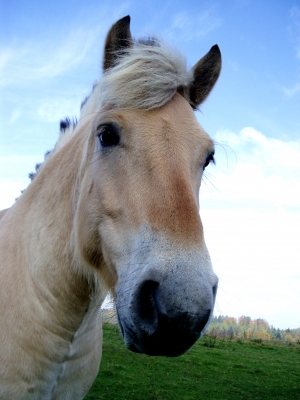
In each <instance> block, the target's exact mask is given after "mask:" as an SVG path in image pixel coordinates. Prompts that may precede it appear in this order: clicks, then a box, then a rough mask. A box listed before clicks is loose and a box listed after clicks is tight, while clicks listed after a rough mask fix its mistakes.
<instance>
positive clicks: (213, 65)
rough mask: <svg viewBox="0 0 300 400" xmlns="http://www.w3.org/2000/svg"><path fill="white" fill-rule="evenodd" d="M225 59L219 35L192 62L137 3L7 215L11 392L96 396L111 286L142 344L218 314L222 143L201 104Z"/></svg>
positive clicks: (0, 261) (4, 386)
mask: <svg viewBox="0 0 300 400" xmlns="http://www.w3.org/2000/svg"><path fill="white" fill-rule="evenodd" d="M220 70H221V54H220V50H219V48H218V46H217V45H215V46H213V47H212V48H211V49H210V51H209V52H208V53H207V54H206V55H205V56H204V57H202V58H201V59H200V60H199V61H198V62H197V63H196V65H195V66H194V67H193V68H191V69H188V68H187V67H186V60H185V58H184V57H183V56H182V55H181V53H180V52H179V51H178V50H177V49H175V48H173V47H172V46H171V45H169V44H167V43H165V42H164V41H163V40H157V39H153V38H146V39H140V40H134V39H133V38H132V36H131V32H130V17H129V16H127V17H124V18H122V19H120V20H119V21H117V22H116V23H115V24H114V25H113V26H112V27H111V29H110V30H109V32H108V34H107V38H106V42H105V45H104V59H103V74H102V77H101V78H100V79H99V80H98V81H97V82H96V83H95V85H94V87H93V89H92V92H91V94H90V96H89V97H88V98H87V99H86V100H85V101H84V102H83V103H82V106H81V113H80V118H79V120H78V122H76V121H75V122H70V120H66V121H63V122H62V123H61V135H60V137H59V139H58V141H57V144H56V145H55V148H54V150H53V151H52V152H51V153H49V154H48V155H47V157H46V159H45V161H44V163H43V164H42V165H40V166H39V167H38V168H37V171H36V174H35V176H34V179H32V182H31V183H30V184H29V186H28V187H27V189H25V191H24V192H23V193H22V194H21V196H20V197H19V198H18V199H17V200H16V202H15V203H14V204H13V205H12V206H11V208H9V209H8V210H6V211H5V212H4V213H3V214H2V215H1V222H0V265H1V268H0V285H1V286H0V304H1V309H0V318H1V319H0V343H1V352H0V398H1V399H14V400H19V399H22V400H25V399H30V400H37V399H39V400H40V399H44V400H49V399H51V400H54V399H56V400H57V399H60V400H61V399H63V400H68V399H72V400H74V399H75V400H76V399H83V398H84V396H85V395H86V393H87V392H88V390H89V389H90V387H91V385H92V383H93V381H94V380H95V378H96V376H97V373H98V370H99V366H100V361H101V355H102V326H101V312H100V307H101V304H102V303H103V301H104V299H105V298H106V296H107V294H108V293H111V295H112V297H113V299H114V301H115V305H116V312H117V317H118V322H119V326H120V331H121V334H122V336H123V339H124V342H125V344H126V346H127V347H128V349H130V350H131V351H133V352H137V353H144V354H147V355H157V356H160V355H163V356H169V357H175V356H179V355H181V354H183V353H185V352H186V351H187V350H188V349H190V347H191V346H193V344H194V343H195V342H196V341H197V340H198V339H199V337H200V336H201V335H202V334H203V332H204V331H205V329H206V327H207V325H208V324H209V321H210V318H211V316H212V312H213V308H214V303H215V298H216V292H217V286H218V278H217V276H216V275H215V273H214V272H213V268H212V263H211V259H210V256H209V253H208V250H207V247H206V245H205V241H204V234H203V226H202V222H201V218H200V214H199V190H200V182H201V179H202V175H203V171H204V169H205V168H206V167H207V166H208V164H209V163H211V162H213V161H214V144H213V141H212V140H211V138H210V137H209V135H208V134H207V133H206V132H205V131H204V130H203V128H202V127H201V126H200V125H199V123H198V122H197V119H196V117H195V113H194V111H195V110H197V108H198V107H199V105H200V104H201V103H202V102H203V101H204V100H205V99H206V98H207V96H208V94H209V93H210V92H211V90H212V88H213V87H214V85H215V83H216V81H217V79H218V77H219V74H220Z"/></svg>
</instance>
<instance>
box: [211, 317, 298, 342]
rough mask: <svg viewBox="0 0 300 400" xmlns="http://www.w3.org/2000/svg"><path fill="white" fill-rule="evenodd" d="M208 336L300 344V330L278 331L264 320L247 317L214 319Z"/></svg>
mask: <svg viewBox="0 0 300 400" xmlns="http://www.w3.org/2000/svg"><path fill="white" fill-rule="evenodd" d="M206 335H208V336H213V337H222V338H232V339H233V338H235V339H261V340H280V341H285V342H295V343H300V328H298V329H276V328H274V326H272V325H269V323H268V322H267V321H266V320H264V319H261V318H258V319H251V318H250V317H247V316H245V315H243V316H241V317H239V318H234V317H228V316H222V315H219V316H218V317H213V318H212V320H211V323H210V325H209V327H208V329H207V331H206Z"/></svg>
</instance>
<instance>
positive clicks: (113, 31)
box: [103, 15, 132, 71]
mask: <svg viewBox="0 0 300 400" xmlns="http://www.w3.org/2000/svg"><path fill="white" fill-rule="evenodd" d="M131 46H132V37H131V33H130V16H129V15H127V17H124V18H122V19H120V20H119V21H117V22H116V23H115V24H114V25H113V26H112V27H111V28H110V30H109V32H108V34H107V37H106V41H105V48H104V60H103V70H104V71H105V70H107V69H108V68H112V67H113V66H114V65H115V64H116V61H117V58H118V56H119V55H120V52H121V51H122V49H126V48H127V47H131Z"/></svg>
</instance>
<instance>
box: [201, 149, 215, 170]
mask: <svg viewBox="0 0 300 400" xmlns="http://www.w3.org/2000/svg"><path fill="white" fill-rule="evenodd" d="M210 163H213V164H215V163H216V161H215V158H214V153H211V154H210V155H209V156H208V157H207V159H206V161H205V163H204V165H203V171H204V170H205V168H206V167H207V166H208V165H209V164H210Z"/></svg>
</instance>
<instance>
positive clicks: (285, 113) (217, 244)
mask: <svg viewBox="0 0 300 400" xmlns="http://www.w3.org/2000/svg"><path fill="white" fill-rule="evenodd" d="M127 14H130V16H131V18H132V19H131V29H132V33H133V35H134V36H141V35H149V34H150V35H151V34H153V33H156V34H159V35H160V36H162V37H164V38H166V39H167V40H168V41H170V42H171V43H173V44H174V45H176V46H177V47H178V48H179V49H181V51H182V52H183V53H184V54H185V55H186V57H187V60H188V64H189V65H190V66H192V65H193V64H194V63H195V62H197V61H198V59H199V58H200V57H202V56H203V55H204V54H205V53H206V52H207V51H208V50H209V49H210V47H211V46H212V45H214V44H215V43H217V44H218V45H219V47H220V49H221V52H222V56H223V69H222V73H221V77H220V79H219V81H218V83H217V85H216V87H215V89H214V90H213V92H212V94H211V95H210V96H209V98H208V99H207V101H206V102H205V103H204V104H203V105H202V107H201V112H198V113H197V118H198V120H199V122H200V123H201V125H202V126H203V127H204V129H205V130H206V131H207V132H208V133H209V134H210V135H211V137H212V138H213V139H214V140H215V141H216V142H217V146H216V149H217V152H216V160H217V165H216V166H215V167H214V166H211V167H210V168H209V170H208V172H207V176H206V178H205V179H204V182H203V185H202V188H201V194H200V202H201V217H202V219H203V221H204V228H205V235H206V241H207V244H208V247H209V250H210V252H211V256H212V260H213V263H214V266H215V270H216V272H217V273H218V274H219V276H220V289H219V293H218V300H217V306H216V310H215V311H216V314H218V313H220V314H223V315H225V314H227V315H231V316H235V317H238V316H240V315H243V314H244V315H249V316H251V317H252V318H265V319H267V321H268V322H269V323H270V324H272V325H274V326H275V327H280V328H287V327H290V328H296V327H299V326H300V307H299V304H300V246H299V238H300V1H299V0H297V1H289V0H281V1H279V0H278V1H264V2H262V1H251V0H236V1H230V0H229V1H212V0H210V1H207V0H203V1H185V2H182V1H159V2H158V1H143V2H141V1H135V0H133V1H114V0H110V1H106V0H105V1H93V0H92V1H89V0H87V1H84V2H83V1H76V0H75V1H64V2H58V1H56V0H54V1H52V2H49V1H47V2H46V1H28V0H27V1H24V0H22V1H21V0H19V1H15V0H11V1H9V2H8V1H3V0H1V2H0V92H1V95H0V99H1V100H0V209H1V208H6V207H9V206H10V205H11V204H12V203H13V202H14V199H15V197H17V196H18V195H19V193H20V190H21V189H23V188H25V187H26V186H27V185H28V183H29V179H28V177H27V175H28V173H29V172H30V171H32V170H33V169H34V165H35V163H36V162H40V161H41V160H42V159H43V154H44V153H45V151H47V150H48V149H51V148H53V146H54V144H55V141H56V139H57V137H58V126H59V121H60V119H62V118H64V117H66V116H69V117H73V116H74V117H75V116H77V117H78V115H79V106H80V103H81V101H82V100H83V99H84V98H85V96H86V95H87V94H89V92H90V90H91V87H92V84H93V83H94V81H95V80H96V78H98V77H99V76H100V74H101V60H102V50H103V42H104V39H105V35H106V33H107V30H108V29H109V27H110V26H111V24H112V23H114V22H115V21H116V20H117V19H118V18H121V17H123V16H124V15H127Z"/></svg>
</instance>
